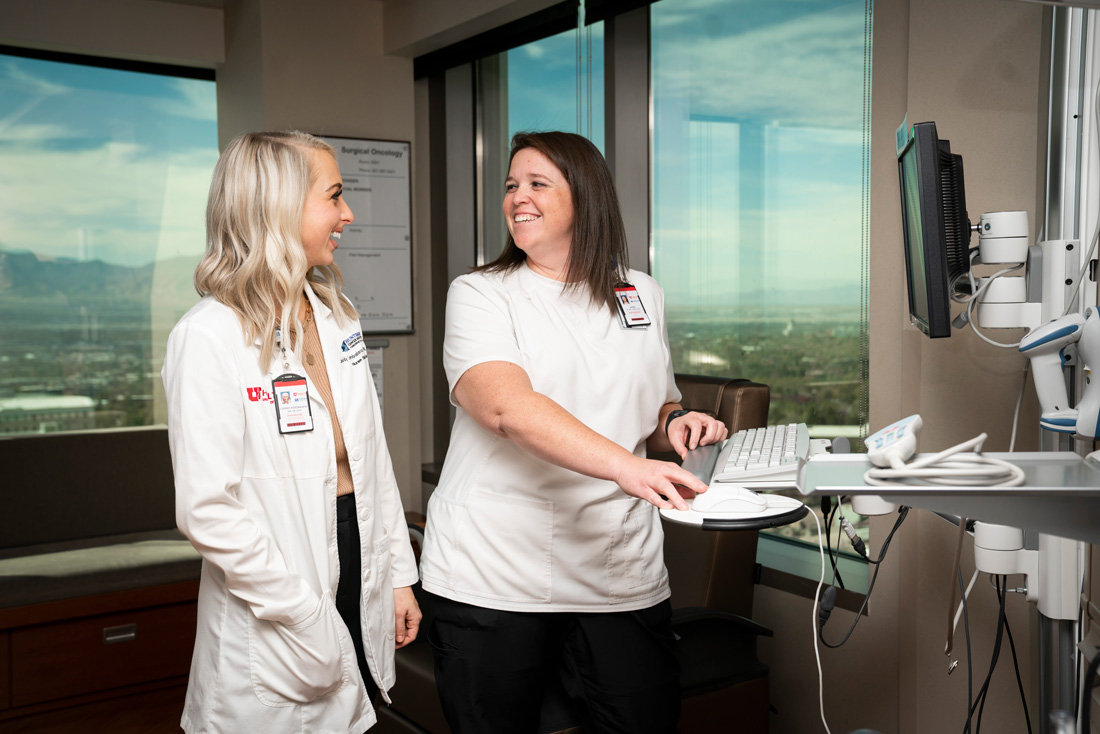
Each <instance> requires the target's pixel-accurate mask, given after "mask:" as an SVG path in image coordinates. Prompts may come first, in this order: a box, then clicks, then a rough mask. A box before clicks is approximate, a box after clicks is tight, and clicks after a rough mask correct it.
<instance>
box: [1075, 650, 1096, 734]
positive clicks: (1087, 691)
mask: <svg viewBox="0 0 1100 734" xmlns="http://www.w3.org/2000/svg"><path fill="white" fill-rule="evenodd" d="M1097 665H1100V650H1096V651H1094V652H1093V653H1092V661H1091V662H1090V663H1089V669H1088V670H1087V671H1085V686H1084V688H1083V689H1082V690H1084V695H1082V696H1081V715H1080V716H1078V717H1077V720H1078V721H1080V722H1081V728H1080V729H1078V731H1082V732H1091V731H1092V729H1091V724H1090V723H1089V718H1090V716H1091V714H1092V706H1091V704H1092V687H1093V685H1094V684H1095V683H1096V666H1097Z"/></svg>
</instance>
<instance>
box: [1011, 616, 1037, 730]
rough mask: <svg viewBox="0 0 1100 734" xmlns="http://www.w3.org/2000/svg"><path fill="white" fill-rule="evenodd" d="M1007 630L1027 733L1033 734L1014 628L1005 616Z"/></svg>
mask: <svg viewBox="0 0 1100 734" xmlns="http://www.w3.org/2000/svg"><path fill="white" fill-rule="evenodd" d="M1005 632H1006V633H1007V634H1008V647H1009V648H1010V649H1011V650H1012V667H1013V669H1014V670H1015V671H1016V687H1017V688H1018V689H1020V703H1022V704H1023V705H1024V721H1026V722H1027V734H1031V714H1030V713H1028V710H1027V696H1026V695H1025V694H1024V682H1023V680H1021V679H1020V661H1019V660H1018V659H1017V658H1016V642H1015V640H1013V639H1012V628H1011V627H1009V626H1008V617H1005Z"/></svg>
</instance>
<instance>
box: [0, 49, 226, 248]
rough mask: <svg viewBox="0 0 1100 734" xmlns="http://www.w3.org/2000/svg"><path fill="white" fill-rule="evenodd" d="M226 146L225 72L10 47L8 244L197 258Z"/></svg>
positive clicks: (5, 187)
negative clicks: (219, 97)
mask: <svg viewBox="0 0 1100 734" xmlns="http://www.w3.org/2000/svg"><path fill="white" fill-rule="evenodd" d="M217 155H218V150H217V109H216V101H215V93H214V83H213V82H210V81H202V80H193V79H181V78H176V77H167V76H160V75H155V74H143V73H136V72H130V71H119V70H115V69H104V68H99V67H90V66H81V65H75V64H67V63H60V62H53V61H41V60H37V59H28V58H22V57H16V56H4V55H0V172H2V174H0V250H9V251H10V250H30V251H33V252H35V253H38V254H39V255H40V256H42V257H47V258H57V257H68V258H74V259H78V260H94V259H101V260H104V261H106V262H109V263H112V264H123V265H144V264H148V263H150V262H153V261H155V260H164V259H168V258H172V257H178V256H195V257H196V260H197V258H198V256H199V255H200V254H201V253H202V251H203V247H204V238H205V234H204V231H205V228H204V224H203V216H204V210H205V206H206V193H207V189H208V188H209V185H210V175H211V172H212V171H213V167H214V163H215V162H216V160H217Z"/></svg>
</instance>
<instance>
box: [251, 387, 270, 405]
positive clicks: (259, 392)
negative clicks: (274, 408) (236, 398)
mask: <svg viewBox="0 0 1100 734" xmlns="http://www.w3.org/2000/svg"><path fill="white" fill-rule="evenodd" d="M247 390H248V399H249V400H251V401H252V402H254V403H274V402H275V398H274V397H273V396H272V395H271V393H269V392H268V391H267V390H264V389H263V388H262V387H250V388H247Z"/></svg>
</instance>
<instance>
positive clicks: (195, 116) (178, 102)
mask: <svg viewBox="0 0 1100 734" xmlns="http://www.w3.org/2000/svg"><path fill="white" fill-rule="evenodd" d="M170 81H171V86H172V91H173V92H174V93H176V94H178V95H179V96H178V97H177V98H175V99H158V100H156V102H154V103H153V108H154V109H155V110H157V111H158V112H162V113H164V114H165V115H168V116H170V117H183V118H187V119H192V120H206V121H209V122H214V123H216V122H217V121H218V102H217V99H216V95H213V94H211V93H210V89H209V87H208V85H209V82H204V81H196V80H194V79H172V80H170Z"/></svg>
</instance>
